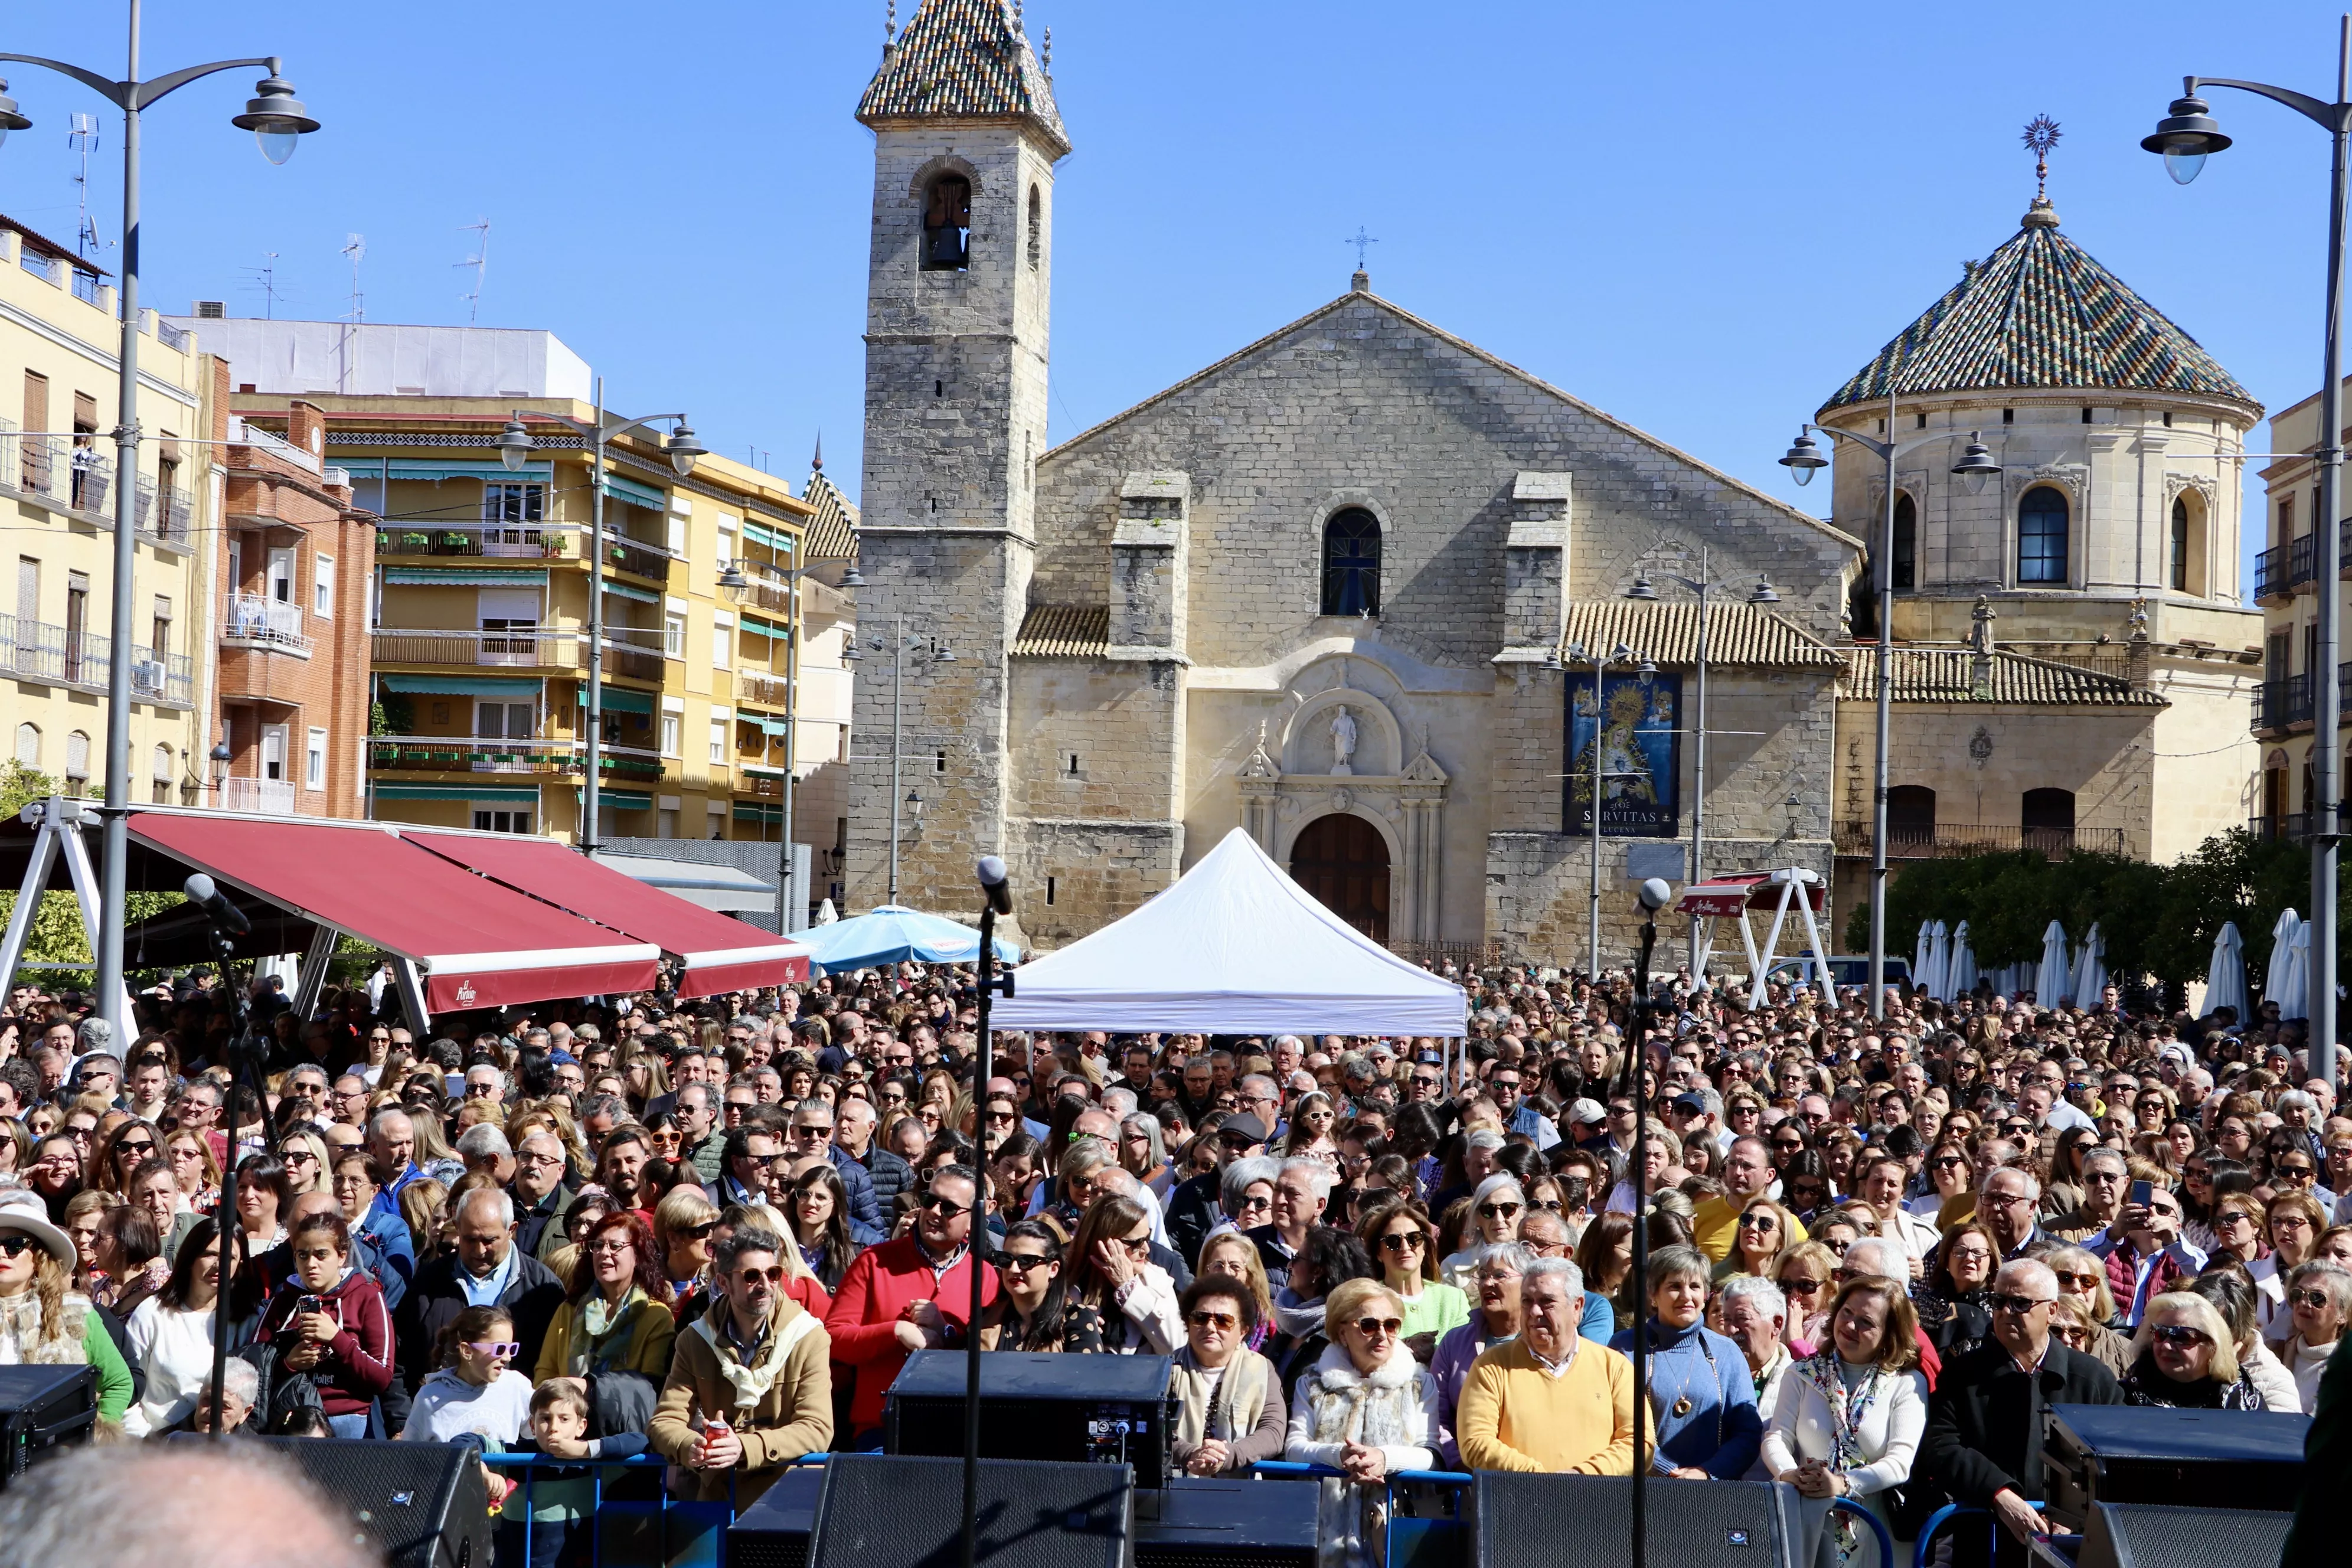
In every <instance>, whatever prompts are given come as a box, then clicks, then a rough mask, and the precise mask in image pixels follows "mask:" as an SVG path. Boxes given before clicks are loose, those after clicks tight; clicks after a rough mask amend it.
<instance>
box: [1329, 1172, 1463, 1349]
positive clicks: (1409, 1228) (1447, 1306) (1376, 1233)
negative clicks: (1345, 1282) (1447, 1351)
mask: <svg viewBox="0 0 2352 1568" xmlns="http://www.w3.org/2000/svg"><path fill="white" fill-rule="evenodd" d="M1356 1237H1357V1239H1358V1240H1360V1241H1361V1242H1362V1243H1363V1244H1364V1249H1365V1250H1366V1251H1367V1252H1370V1254H1371V1255H1372V1261H1373V1262H1374V1263H1376V1264H1378V1265H1380V1269H1381V1281H1382V1282H1383V1283H1384V1284H1386V1285H1387V1286H1388V1288H1389V1289H1391V1291H1393V1292H1395V1294H1396V1298H1397V1300H1399V1301H1400V1302H1402V1304H1403V1307H1404V1335H1405V1338H1406V1339H1408V1340H1412V1339H1415V1338H1417V1337H1419V1336H1422V1335H1427V1336H1428V1342H1427V1348H1426V1349H1424V1348H1423V1347H1422V1346H1420V1345H1415V1346H1413V1347H1412V1349H1413V1351H1414V1353H1415V1356H1416V1359H1418V1360H1420V1361H1422V1362H1423V1363H1426V1362H1427V1361H1428V1360H1429V1358H1430V1356H1431V1355H1432V1354H1433V1353H1435V1352H1436V1349H1437V1345H1436V1340H1437V1336H1438V1335H1440V1334H1443V1333H1444V1332H1445V1331H1448V1330H1449V1329H1454V1328H1458V1327H1460V1326H1461V1325H1462V1324H1464V1323H1466V1322H1468V1321H1470V1298H1469V1297H1467V1296H1465V1295H1464V1294H1463V1293H1462V1292H1461V1290H1459V1289H1456V1288H1455V1287H1454V1286H1452V1285H1449V1284H1447V1283H1445V1282H1444V1280H1442V1279H1439V1278H1438V1277H1437V1259H1436V1258H1435V1257H1434V1256H1433V1254H1434V1253H1435V1250H1436V1245H1435V1241H1434V1239H1433V1233H1432V1231H1431V1228H1430V1224H1429V1215H1427V1214H1426V1213H1424V1212H1423V1209H1422V1206H1421V1205H1419V1204H1416V1203H1412V1202H1409V1201H1408V1202H1405V1203H1385V1204H1382V1205H1380V1206H1379V1207H1377V1208H1375V1209H1373V1210H1372V1211H1371V1212H1370V1213H1369V1214H1367V1215H1364V1217H1363V1219H1362V1220H1361V1221H1360V1222H1359V1223H1358V1225H1357V1226H1356Z"/></svg>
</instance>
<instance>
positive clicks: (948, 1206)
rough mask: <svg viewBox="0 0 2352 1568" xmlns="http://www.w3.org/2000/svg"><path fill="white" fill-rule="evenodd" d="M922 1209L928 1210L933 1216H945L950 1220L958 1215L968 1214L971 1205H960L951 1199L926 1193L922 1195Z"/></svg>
mask: <svg viewBox="0 0 2352 1568" xmlns="http://www.w3.org/2000/svg"><path fill="white" fill-rule="evenodd" d="M923 1207H925V1208H927V1209H929V1210H930V1211H931V1212H932V1213H933V1214H938V1215H946V1216H947V1217H948V1218H950V1219H953V1218H955V1216H956V1215H960V1214H969V1213H970V1212H971V1205H970V1204H960V1203H958V1202H956V1201H955V1200H954V1199H953V1198H943V1197H941V1196H940V1194H937V1193H926V1194H923Z"/></svg>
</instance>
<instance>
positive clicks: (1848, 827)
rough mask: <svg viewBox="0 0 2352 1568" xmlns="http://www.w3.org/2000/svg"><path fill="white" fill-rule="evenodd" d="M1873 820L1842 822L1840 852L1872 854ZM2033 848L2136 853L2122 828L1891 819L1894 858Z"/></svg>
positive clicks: (2057, 852)
mask: <svg viewBox="0 0 2352 1568" xmlns="http://www.w3.org/2000/svg"><path fill="white" fill-rule="evenodd" d="M1870 826H1871V825H1870V823H1869V822H1868V821H1867V820H1864V821H1859V822H1853V821H1849V822H1841V823H1839V824H1838V825H1837V830H1836V843H1837V852H1838V853H1839V854H1840V855H1843V856H1847V857H1852V858H1867V857H1868V856H1869V854H1870V853H1871V843H1870ZM2020 849H2034V850H2039V851H2040V852H2041V853H2042V854H2044V855H2046V856H2048V857H2049V858H2052V859H2053V860H2055V859H2058V858H2060V857H2062V856H2063V855H2065V854H2067V853H2068V852H2070V851H2072V850H2075V849H2087V850H2094V851H2099V852H2103V853H2105V854H2110V855H2127V854H2129V853H2130V852H2131V846H2130V841H2129V837H2128V836H2127V835H2126V833H2125V831H2124V829H2122V828H2120V827H2025V826H2019V825H2018V824H2015V823H1972V822H1938V823H1935V824H1933V825H1932V826H1906V825H1904V824H1901V823H1891V824H1889V825H1888V826H1887V829H1886V858H1888V859H1889V860H1955V859H1958V858H1962V857H1964V856H1969V855H1995V854H2002V853H2007V852H2012V851H2015V850H2020Z"/></svg>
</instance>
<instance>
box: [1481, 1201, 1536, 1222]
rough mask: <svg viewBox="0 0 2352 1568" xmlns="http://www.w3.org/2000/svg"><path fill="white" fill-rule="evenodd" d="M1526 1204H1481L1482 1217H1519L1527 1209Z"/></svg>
mask: <svg viewBox="0 0 2352 1568" xmlns="http://www.w3.org/2000/svg"><path fill="white" fill-rule="evenodd" d="M1525 1208H1526V1205H1524V1204H1480V1205H1478V1217H1479V1218H1480V1219H1517V1218H1518V1217H1519V1215H1520V1214H1521V1213H1522V1212H1523V1211H1524V1210H1525Z"/></svg>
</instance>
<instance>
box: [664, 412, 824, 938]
mask: <svg viewBox="0 0 2352 1568" xmlns="http://www.w3.org/2000/svg"><path fill="white" fill-rule="evenodd" d="M686 435H687V437H688V440H691V439H692V438H693V435H694V432H693V431H691V430H688V431H687V432H686ZM671 450H672V451H676V450H677V442H676V439H675V437H673V438H672V441H671ZM671 460H672V461H673V462H675V461H677V459H676V458H672V459H671ZM825 564H828V562H825V561H813V562H811V563H809V564H808V565H806V566H796V567H794V568H793V569H792V570H791V571H789V572H776V573H764V572H763V573H761V581H763V582H771V583H777V584H783V585H784V586H785V588H786V591H787V593H789V592H790V585H791V584H794V583H797V582H799V581H800V580H801V579H802V578H803V577H805V576H807V575H808V574H810V573H812V572H814V571H815V570H816V569H817V568H818V567H820V566H823V565H825ZM855 574H856V567H852V568H850V570H849V571H848V572H845V573H844V574H842V579H841V580H842V582H843V583H845V584H847V583H848V582H849V579H850V577H851V576H853V575H855ZM860 581H863V579H860ZM719 592H720V593H722V594H724V595H727V596H728V597H729V598H730V600H732V601H733V602H735V603H736V604H738V605H740V604H741V603H742V601H743V595H745V594H748V593H749V592H751V577H750V576H749V575H748V574H746V573H745V572H744V570H743V562H742V560H741V558H740V557H738V558H736V559H735V560H732V561H730V562H729V563H727V567H726V570H724V571H722V572H720V573H719ZM784 625H785V626H787V627H788V628H789V629H790V630H791V631H792V634H793V637H792V641H791V643H790V644H789V645H788V646H789V647H791V649H792V651H791V653H790V654H789V655H788V656H787V658H786V667H785V670H784V784H783V804H782V806H781V807H780V808H779V816H780V818H781V820H782V823H783V833H782V838H783V846H784V847H783V870H782V878H781V880H780V881H779V883H778V886H777V888H776V933H777V934H778V935H779V936H782V935H787V934H789V933H790V932H792V931H794V930H795V929H797V928H795V927H794V926H793V925H792V924H790V923H789V921H790V919H791V912H792V898H793V869H794V867H793V756H794V754H795V753H796V752H798V751H799V749H800V738H801V716H800V694H801V683H800V662H801V658H800V649H801V644H800V629H801V621H800V617H799V616H797V615H795V614H794V613H793V605H792V602H791V600H790V599H787V600H786V602H785V606H784ZM771 646H773V645H772V644H771ZM856 646H857V644H856V638H855V637H852V638H850V639H849V641H848V643H847V644H846V645H845V647H844V648H843V652H842V657H843V658H846V659H853V660H854V658H855V656H856ZM774 662H775V661H774V660H773V659H772V658H771V659H770V660H769V663H770V664H771V665H773V663H774ZM803 913H805V910H803Z"/></svg>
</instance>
